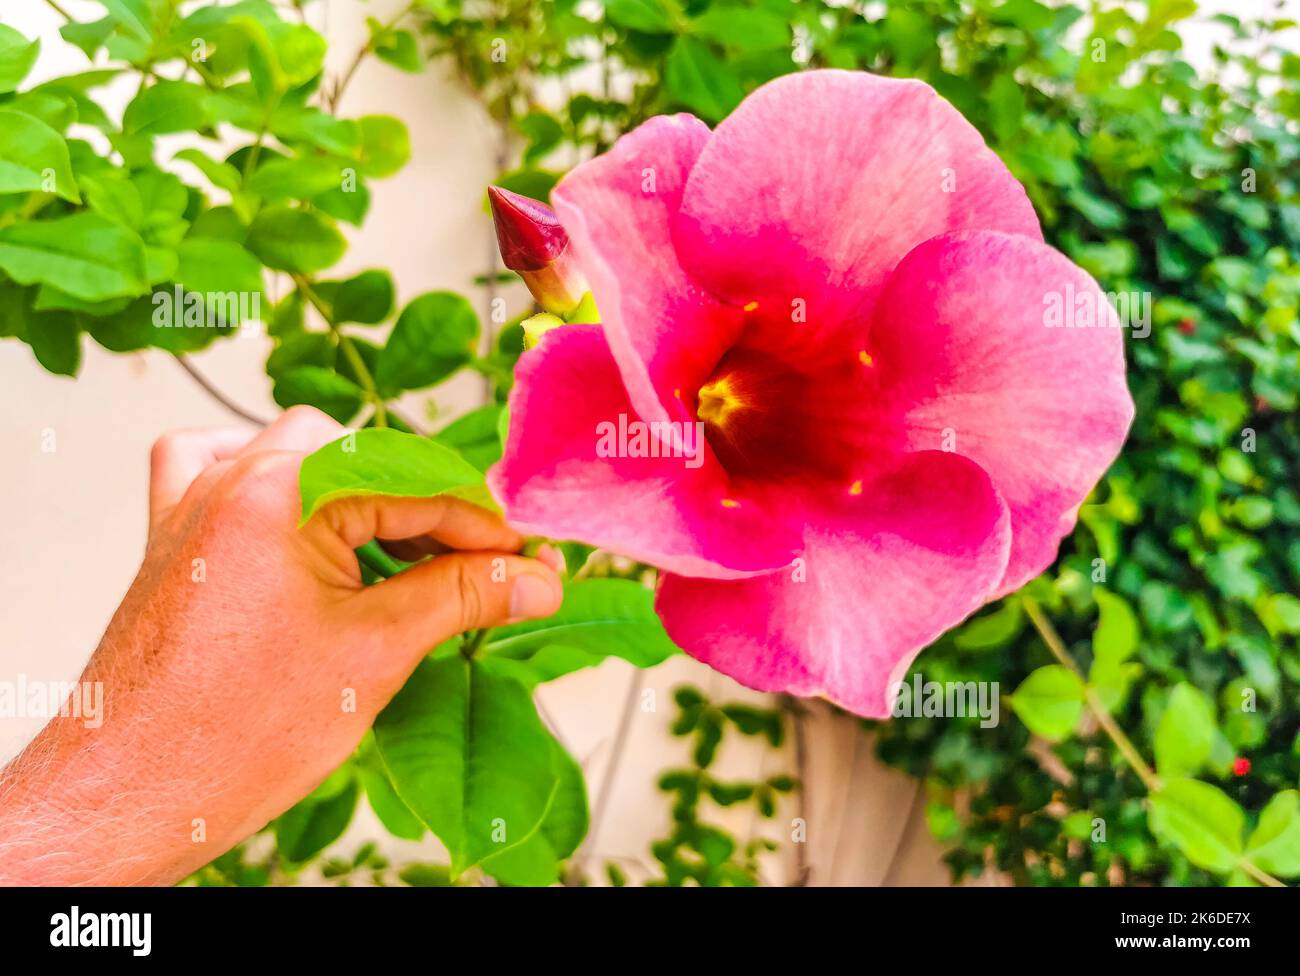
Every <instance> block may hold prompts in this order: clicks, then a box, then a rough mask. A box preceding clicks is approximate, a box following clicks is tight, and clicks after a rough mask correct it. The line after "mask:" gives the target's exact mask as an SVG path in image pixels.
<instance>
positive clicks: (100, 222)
mask: <svg viewBox="0 0 1300 976" xmlns="http://www.w3.org/2000/svg"><path fill="white" fill-rule="evenodd" d="M0 269H3V270H4V271H5V272H6V273H7V274H8V275H9V276H10V277H11V278H13V279H14V281H17V282H18V283H19V284H23V285H31V284H36V283H42V284H50V285H54V286H55V287H56V288H59V289H61V290H62V291H64V292H67V293H68V294H69V295H73V296H75V297H77V298H81V299H84V300H85V301H88V302H98V301H104V300H105V299H108V298H117V297H124V296H133V295H141V294H144V292H146V291H148V289H149V281H148V275H147V274H146V270H145V253H144V245H143V244H142V243H141V241H140V238H139V237H138V236H137V235H136V234H133V233H132V232H131V231H129V230H127V229H126V228H125V227H123V226H122V225H121V224H117V223H114V222H113V221H111V220H108V219H106V218H104V217H101V216H99V215H98V214H93V213H84V212H83V213H77V214H73V215H72V216H70V217H58V218H56V219H54V220H39V221H25V222H23V223H20V224H13V225H11V226H9V227H6V228H4V229H3V230H0Z"/></svg>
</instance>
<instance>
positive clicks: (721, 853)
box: [607, 685, 798, 888]
mask: <svg viewBox="0 0 1300 976" xmlns="http://www.w3.org/2000/svg"><path fill="white" fill-rule="evenodd" d="M673 701H674V702H675V703H676V705H677V716H676V718H675V719H674V721H673V724H672V734H673V735H674V736H677V737H679V738H688V739H689V740H690V742H691V764H690V766H688V767H685V768H682V769H668V770H665V771H664V773H663V774H662V775H661V776H660V777H659V789H660V790H661V791H663V792H664V793H666V794H668V795H669V796H670V797H672V806H671V816H672V830H671V831H670V832H669V834H668V836H667V837H664V838H661V839H659V840H656V841H654V842H652V843H651V845H650V852H651V853H652V854H653V855H654V858H655V860H656V861H658V862H659V868H660V870H661V871H662V875H661V876H659V877H656V878H652V879H651V880H649V881H647V882H646V883H647V884H649V885H652V886H656V887H658V886H668V887H681V886H682V885H686V884H693V885H699V886H700V887H703V888H718V887H742V888H751V887H754V886H755V885H758V884H761V883H763V881H764V878H763V874H762V865H761V860H762V857H763V855H764V854H770V853H772V852H773V851H776V850H777V849H778V845H777V843H776V842H775V841H773V840H772V839H771V838H770V837H765V836H762V834H761V833H760V832H759V831H758V830H757V825H756V824H755V823H754V821H755V819H757V820H758V822H761V821H762V820H771V819H772V818H774V817H775V816H776V814H777V804H778V803H779V800H780V797H781V795H782V794H786V793H790V792H791V791H793V790H795V789H797V788H798V784H797V783H796V782H795V780H794V779H792V778H791V777H790V776H788V775H786V774H784V773H777V774H775V775H771V776H767V777H765V778H763V779H762V780H722V779H719V778H718V777H717V774H716V773H715V772H714V771H713V768H712V767H713V764H714V761H715V760H716V759H717V757H718V750H719V749H720V748H721V746H722V744H723V741H724V739H725V738H726V735H727V733H728V732H729V731H735V732H739V733H740V735H741V736H742V737H746V738H753V739H757V740H759V741H760V743H761V744H762V745H763V747H765V748H768V749H780V748H781V745H782V743H783V742H784V741H785V721H784V717H783V716H782V714H781V713H780V712H779V711H777V710H775V709H770V708H755V707H754V706H752V705H747V704H739V703H731V704H725V705H717V704H714V703H713V702H711V701H710V700H709V699H708V698H707V697H706V696H705V694H704V693H703V692H702V691H700V690H699V689H698V688H694V687H691V686H689V685H683V686H681V687H679V688H677V689H676V690H675V691H674V692H673ZM706 804H712V805H714V806H716V807H719V808H722V809H724V810H725V809H732V810H737V809H744V808H749V810H750V811H751V812H750V817H751V824H752V825H754V828H753V829H752V831H751V836H749V837H748V838H746V839H745V840H744V841H743V842H742V841H741V839H740V838H738V837H737V836H736V835H735V833H734V832H733V831H731V830H728V829H727V827H726V826H724V825H722V824H715V823H710V822H708V820H706V819H705V813H706V809H707V807H706ZM607 870H608V874H609V880H610V882H611V883H612V884H614V885H616V886H621V885H623V884H625V883H626V876H625V875H624V874H623V873H622V872H621V871H620V869H619V868H618V867H617V866H616V865H615V864H613V863H611V864H610V865H609V866H608V869H607Z"/></svg>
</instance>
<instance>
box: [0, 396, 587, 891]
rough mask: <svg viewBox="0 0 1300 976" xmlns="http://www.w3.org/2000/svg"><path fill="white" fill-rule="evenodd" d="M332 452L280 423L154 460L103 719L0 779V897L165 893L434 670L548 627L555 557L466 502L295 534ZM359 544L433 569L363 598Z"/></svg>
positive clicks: (297, 420) (46, 732)
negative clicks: (412, 678) (486, 636)
mask: <svg viewBox="0 0 1300 976" xmlns="http://www.w3.org/2000/svg"><path fill="white" fill-rule="evenodd" d="M343 432H344V431H343V428H342V427H340V426H339V425H338V424H336V423H335V422H334V421H332V420H330V419H329V418H328V417H326V416H324V415H323V414H321V413H319V412H318V411H315V410H312V409H310V408H295V409H293V410H291V411H289V412H288V413H286V414H285V415H284V416H283V417H282V418H281V419H280V420H279V421H277V422H276V423H275V424H273V425H272V426H271V427H269V428H267V429H266V430H265V431H262V432H261V433H259V434H258V435H257V436H256V437H251V436H250V435H249V434H247V433H244V432H240V431H233V430H222V431H190V432H182V433H179V434H176V435H169V436H168V437H166V438H164V439H163V440H162V441H160V442H159V443H158V445H157V446H156V447H155V449H154V454H153V460H152V475H151V490H150V534H149V543H148V546H147V548H146V552H145V558H144V563H143V565H142V567H141V569H140V573H139V575H138V576H137V577H136V579H135V581H134V582H133V583H132V585H131V588H130V590H129V591H128V592H127V594H126V597H125V598H124V600H123V602H122V605H121V606H120V607H119V608H118V610H117V612H116V614H115V615H114V616H113V619H112V621H111V623H110V624H109V626H108V630H107V631H106V633H105V634H104V638H103V640H102V641H101V642H100V645H99V647H98V648H97V649H96V651H95V654H94V656H93V657H92V658H91V661H90V664H89V665H88V666H87V668H86V671H85V673H84V674H83V675H82V678H81V683H80V686H79V688H80V689H82V690H83V691H84V690H86V689H89V690H90V691H91V694H92V695H93V694H94V693H95V692H96V691H98V692H100V693H102V701H103V713H102V716H95V717H94V719H93V720H91V721H88V720H87V718H88V716H86V715H85V714H84V713H81V714H77V713H75V711H74V713H73V714H69V715H66V716H63V717H59V718H56V719H54V720H53V721H51V722H50V723H49V725H47V726H46V727H45V728H44V729H43V730H42V731H41V732H40V734H39V735H38V736H37V737H36V739H35V740H33V742H32V743H31V744H30V745H29V746H28V747H27V749H26V750H24V751H23V753H22V754H21V755H19V756H18V757H17V758H16V759H15V760H14V761H13V762H12V763H10V764H9V765H8V766H7V767H6V768H5V769H4V770H3V771H0V884H20V885H21V884H27V885H30V884H65V885H76V884H96V885H120V884H167V883H174V882H176V881H178V880H180V879H181V878H184V877H185V876H186V875H187V874H189V873H191V872H192V871H194V870H196V869H197V868H199V867H201V866H202V865H203V864H205V863H207V862H208V861H210V860H211V859H212V858H214V857H216V856H217V855H219V854H221V853H223V852H224V851H226V850H228V849H229V848H230V847H232V846H233V845H234V844H236V843H238V842H239V841H240V840H242V839H244V838H245V837H247V836H249V835H250V834H252V833H254V832H255V831H256V830H258V829H259V828H261V827H262V826H263V825H265V824H266V823H267V822H269V821H270V820H271V819H273V818H275V817H277V816H279V815H280V814H281V813H283V812H284V811H285V810H286V809H288V808H289V807H290V806H292V805H293V804H294V803H296V802H297V801H298V800H300V799H301V798H302V797H304V796H306V795H307V794H308V793H309V792H311V790H313V789H314V788H315V787H316V786H317V785H319V784H320V783H321V782H322V781H323V780H324V779H325V777H326V776H327V775H328V774H329V773H330V772H331V771H332V770H333V769H335V768H336V767H337V766H338V765H339V764H340V763H342V762H343V761H344V760H345V759H347V757H348V756H349V755H350V754H351V753H352V751H353V750H354V749H355V748H356V746H357V745H358V743H359V742H360V741H361V738H362V737H363V736H364V735H365V732H366V730H367V729H368V728H369V727H370V725H371V724H372V723H373V721H374V719H375V716H376V715H378V713H379V712H380V710H381V709H382V708H383V707H384V706H385V705H386V704H387V703H388V701H389V700H390V699H391V698H392V696H393V695H394V694H396V692H397V691H398V689H399V688H401V686H402V684H403V683H404V682H405V680H406V678H407V677H408V676H409V675H410V673H411V671H412V670H414V668H415V666H416V664H418V663H419V661H420V659H421V658H422V657H423V656H424V654H425V653H427V652H428V650H429V649H430V648H432V647H434V646H435V645H437V644H439V643H441V642H442V641H444V640H446V639H447V638H449V637H451V636H453V635H455V634H457V633H460V632H462V631H465V630H469V629H472V628H477V627H487V626H494V625H496V624H500V623H502V622H504V621H506V620H508V619H519V618H523V617H540V616H547V615H549V614H551V613H553V612H554V611H555V609H556V608H558V606H559V603H560V598H561V587H560V582H559V578H558V577H557V576H556V574H555V571H554V569H555V566H556V565H557V564H558V556H557V555H556V554H554V553H551V552H545V553H540V554H539V559H536V560H535V559H527V558H524V557H522V556H519V555H517V551H518V549H519V547H520V546H521V544H522V541H523V540H522V539H521V538H520V537H519V536H518V535H517V534H516V533H515V532H514V531H513V530H511V529H510V528H508V527H507V526H506V525H505V524H504V523H502V522H501V521H500V519H499V518H497V517H496V516H495V515H493V514H491V513H489V512H486V511H484V510H483V509H479V508H476V507H474V506H472V505H469V504H467V503H465V502H461V501H457V500H454V499H445V498H432V499H410V498H406V499H383V498H359V499H349V500H344V501H340V502H336V503H334V504H333V505H330V506H327V507H326V508H325V509H324V510H322V511H321V512H320V513H318V514H317V516H316V517H315V518H313V519H312V521H311V522H310V523H308V524H307V525H306V526H304V527H302V528H301V529H299V528H298V526H297V516H298V506H299V501H298V467H299V465H300V464H301V462H302V458H303V457H304V456H305V454H306V453H308V452H310V451H313V450H316V449H317V448H319V447H321V446H323V445H324V444H326V443H328V442H329V441H331V440H333V439H335V438H336V437H338V436H340V435H342V434H343ZM372 539H380V540H383V541H385V542H386V543H387V544H390V545H391V546H392V547H393V548H394V551H396V552H398V553H399V554H400V555H401V556H403V558H406V559H414V558H418V557H420V556H423V555H432V556H433V557H434V558H431V559H425V560H424V561H422V562H420V563H418V564H417V565H415V566H412V567H411V568H410V569H408V570H406V571H405V572H403V573H401V574H399V575H398V576H395V577H394V578H392V579H390V580H386V581H384V582H382V583H379V584H378V585H375V586H370V587H366V586H363V585H362V581H361V576H360V571H359V569H358V567H357V562H356V557H355V555H354V554H353V550H354V549H355V548H356V547H358V546H360V545H362V544H363V543H365V542H368V541H370V540H372Z"/></svg>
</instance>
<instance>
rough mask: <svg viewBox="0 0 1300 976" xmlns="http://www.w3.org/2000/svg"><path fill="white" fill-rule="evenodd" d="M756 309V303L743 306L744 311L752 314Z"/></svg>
mask: <svg viewBox="0 0 1300 976" xmlns="http://www.w3.org/2000/svg"><path fill="white" fill-rule="evenodd" d="M756 308H758V302H750V303H749V304H748V305H746V306H745V311H746V312H752V311H754V309H756Z"/></svg>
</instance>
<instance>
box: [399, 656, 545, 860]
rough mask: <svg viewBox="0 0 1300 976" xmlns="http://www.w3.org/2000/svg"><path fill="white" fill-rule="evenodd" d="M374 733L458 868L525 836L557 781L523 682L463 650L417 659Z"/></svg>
mask: <svg viewBox="0 0 1300 976" xmlns="http://www.w3.org/2000/svg"><path fill="white" fill-rule="evenodd" d="M375 741H376V743H377V744H378V746H379V753H380V755H381V756H382V757H383V760H384V765H385V766H386V767H387V768H388V771H389V773H390V774H391V776H392V781H393V785H394V786H395V787H396V789H397V793H398V795H399V796H400V797H401V798H402V800H403V801H404V802H405V803H406V805H407V806H408V807H409V808H410V809H411V810H412V811H413V812H414V813H415V814H416V815H417V816H418V817H419V818H420V819H421V820H422V821H424V823H425V824H427V825H428V826H429V828H430V829H431V830H432V831H433V832H434V833H435V834H437V836H438V839H439V840H441V841H442V842H443V845H444V846H445V847H446V848H447V850H448V852H449V853H450V855H451V869H452V874H453V875H457V876H458V875H460V874H461V873H463V872H464V871H465V870H466V869H467V868H470V867H473V866H474V865H476V864H479V863H481V862H482V861H483V860H484V859H486V858H488V857H491V856H492V855H494V854H501V853H503V852H505V851H508V850H510V849H511V848H514V847H517V846H519V845H521V844H524V843H525V842H527V841H529V840H530V839H531V838H532V837H533V836H534V835H535V834H536V833H537V832H538V830H539V828H540V827H541V824H542V821H543V819H544V818H545V817H546V815H547V813H548V811H549V809H550V806H551V802H552V798H553V796H554V793H555V788H556V784H557V782H558V780H559V775H558V773H557V770H556V765H555V763H556V757H555V752H554V750H553V740H552V738H551V736H550V733H548V732H547V731H546V729H545V728H544V727H543V725H542V723H541V720H540V719H539V718H538V717H537V710H536V709H535V708H534V707H533V702H532V699H531V697H530V696H529V694H528V692H527V690H526V689H525V688H524V687H523V686H522V685H521V684H519V683H518V682H517V681H514V680H512V679H510V678H508V677H504V676H502V675H498V674H495V673H494V672H493V671H492V670H491V669H489V668H485V667H484V666H483V665H482V663H481V662H477V661H469V660H466V659H465V657H464V656H463V655H460V654H453V655H451V656H449V657H445V658H442V659H436V660H435V659H432V658H426V659H425V660H424V661H422V662H421V663H420V665H419V666H418V667H417V668H416V669H415V673H414V674H412V675H411V677H410V679H409V680H408V681H407V682H406V685H405V686H404V687H403V688H402V690H401V691H399V692H398V693H397V695H396V697H394V698H393V700H392V701H391V702H390V703H389V705H388V707H387V708H385V709H384V710H383V712H381V713H380V715H379V718H378V719H376V721H375Z"/></svg>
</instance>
